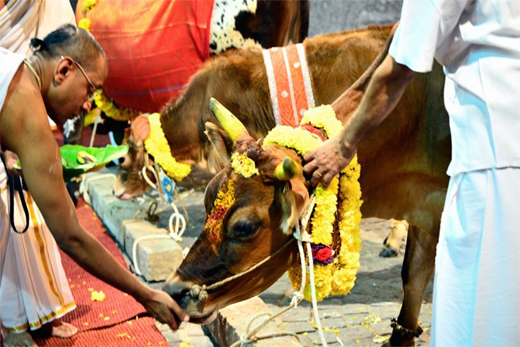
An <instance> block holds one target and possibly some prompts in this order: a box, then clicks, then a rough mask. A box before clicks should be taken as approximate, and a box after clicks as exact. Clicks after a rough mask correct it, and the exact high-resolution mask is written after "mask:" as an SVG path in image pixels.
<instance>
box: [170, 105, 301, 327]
mask: <svg viewBox="0 0 520 347" xmlns="http://www.w3.org/2000/svg"><path fill="white" fill-rule="evenodd" d="M210 108H211V110H212V112H213V113H214V115H215V117H216V118H217V119H218V120H219V123H220V124H221V126H222V127H223V128H224V129H225V131H226V132H227V134H228V136H226V137H222V134H221V132H220V131H219V129H218V128H217V127H216V126H215V125H214V124H212V123H206V134H207V136H208V138H209V139H210V141H211V143H212V144H213V145H214V146H215V148H216V149H217V151H219V153H220V155H221V156H223V157H226V158H229V159H230V162H229V164H228V165H227V166H226V167H225V168H224V169H223V170H222V171H221V172H220V173H219V174H217V175H216V176H215V177H214V178H213V179H212V180H211V182H210V183H209V185H208V187H207V188H206V193H205V208H206V214H207V217H206V221H205V226H204V229H203V231H202V232H201V234H200V236H199V238H198V239H197V241H196V242H195V244H194V245H193V247H192V248H191V250H190V252H189V253H188V255H187V257H186V259H184V261H183V263H182V264H181V266H180V268H179V269H178V270H177V271H176V272H174V273H172V274H171V275H170V277H169V278H168V280H167V281H166V284H165V286H164V290H165V291H166V292H168V293H169V294H170V295H171V296H172V297H174V298H175V299H176V300H177V302H178V303H179V304H180V305H181V307H182V308H183V309H184V310H186V311H187V312H188V314H189V315H190V316H191V318H192V320H193V321H194V322H205V321H206V322H207V321H208V320H210V319H211V318H212V317H214V316H215V314H216V312H217V311H218V310H219V309H221V308H223V307H225V306H227V305H230V304H233V303H235V302H238V301H242V300H246V299H248V298H250V297H252V296H254V295H257V294H259V293H260V292H262V291H264V290H265V289H267V288H268V287H269V286H270V285H272V284H273V283H274V282H275V281H276V280H277V279H278V278H279V277H280V276H282V275H283V273H284V272H285V271H286V270H287V269H288V268H289V267H290V266H291V265H292V264H293V263H294V262H295V261H296V260H297V247H296V242H293V243H289V240H291V238H292V232H293V229H294V226H295V224H296V223H297V222H298V220H299V218H300V215H301V214H302V211H303V210H304V209H305V207H306V206H307V205H308V203H309V194H308V190H307V187H306V182H305V179H304V177H303V173H302V163H301V158H300V157H298V155H297V154H296V153H295V152H293V151H291V150H289V149H286V148H283V147H280V146H278V145H275V144H268V145H264V146H262V145H261V144H260V143H259V142H257V141H255V140H254V139H253V138H252V137H251V136H250V135H249V134H248V132H247V130H246V129H245V127H244V126H243V125H242V124H241V123H240V121H239V120H238V119H237V118H235V117H234V116H233V115H232V114H231V113H230V112H229V111H228V110H227V109H225V108H223V106H222V105H220V104H219V103H218V102H216V101H215V100H213V99H212V100H211V101H210ZM226 142H228V143H226ZM230 149H231V151H230ZM256 170H257V171H256ZM251 174H252V175H251ZM249 175H251V176H249ZM287 244H288V246H286V247H285V248H283V246H284V245H287ZM280 249H281V250H280ZM273 254H274V256H272V255H273ZM270 256H272V257H271V258H270V259H269V260H267V261H266V262H265V263H263V264H262V265H261V266H259V267H258V268H256V269H254V270H253V271H250V272H248V273H246V274H245V275H243V276H240V277H237V278H235V279H232V280H230V281H229V282H222V281H226V279H230V278H231V277H232V276H234V275H237V274H241V273H244V272H246V271H248V270H249V269H251V268H252V267H253V266H255V264H258V263H260V262H262V261H263V260H264V259H266V258H268V257H270ZM215 283H220V284H219V285H218V286H217V287H215V288H212V287H211V286H212V285H214V284H215ZM203 286H206V287H209V288H207V289H206V290H202V291H201V288H202V289H204V287H203ZM200 292H202V294H201V293H200Z"/></svg>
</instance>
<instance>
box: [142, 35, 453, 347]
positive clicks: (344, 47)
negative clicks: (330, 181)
mask: <svg viewBox="0 0 520 347" xmlns="http://www.w3.org/2000/svg"><path fill="white" fill-rule="evenodd" d="M390 31H391V27H390V26H388V27H369V28H367V29H362V30H355V31H349V32H344V33H340V34H329V35H323V36H317V37H314V38H312V39H307V40H306V41H305V42H304V45H305V49H306V55H307V61H308V64H309V69H310V72H311V76H312V83H313V89H314V91H315V100H316V103H317V104H318V105H319V104H327V103H332V102H333V101H334V100H335V99H336V98H338V96H339V95H340V94H341V93H342V92H343V91H344V90H346V89H347V88H348V87H349V86H351V85H352V84H353V83H354V82H356V80H357V79H358V77H359V76H361V75H362V74H363V73H364V72H365V71H366V70H367V68H368V67H369V64H370V62H371V61H373V60H374V59H375V58H376V56H377V54H378V52H380V51H381V49H382V48H383V46H384V45H385V41H386V39H387V38H388V36H389V34H390ZM380 61H381V56H380V57H379V59H378V60H376V62H375V63H374V65H373V67H374V66H377V64H378V62H380ZM370 71H373V69H371V70H370ZM368 77H370V72H368V73H367V74H365V75H364V76H363V78H361V79H360V80H359V81H358V82H357V83H356V84H355V85H354V86H353V87H352V88H351V89H349V90H348V91H347V92H348V93H349V95H350V98H349V100H350V101H351V102H352V104H351V105H350V106H351V109H352V110H354V109H355V107H356V106H357V103H358V102H359V100H360V98H361V97H362V95H363V91H364V88H365V87H366V82H367V80H368ZM443 83H444V76H443V73H442V70H441V68H440V66H438V65H436V66H435V68H434V70H433V71H432V72H431V73H429V74H423V75H420V76H417V77H416V78H415V80H414V82H413V83H412V84H411V85H410V86H409V87H408V89H407V91H406V92H405V94H404V96H403V98H402V99H401V101H400V103H399V104H398V105H397V107H396V108H395V110H394V111H393V112H392V114H391V115H390V116H389V117H388V118H387V119H386V120H385V121H384V122H383V123H382V124H381V125H380V126H379V128H378V129H377V130H376V131H375V132H374V133H373V134H371V135H370V137H368V138H367V139H366V140H365V141H364V143H363V144H362V145H361V146H360V147H359V151H358V156H359V162H360V164H361V168H362V169H361V172H362V174H361V178H360V183H361V187H362V192H363V200H364V204H363V206H362V213H363V216H364V217H379V218H385V219H390V218H397V219H406V220H408V221H409V223H410V229H409V235H408V243H407V249H406V253H405V259H404V265H403V270H402V277H403V284H404V302H403V306H402V309H401V313H400V315H399V317H398V322H399V324H400V325H401V326H403V327H406V328H407V329H409V331H406V330H405V331H403V330H402V329H399V328H395V329H394V331H393V334H392V338H391V343H392V344H394V345H409V344H412V343H413V339H414V333H413V331H416V330H417V329H418V317H419V312H420V308H421V304H422V299H423V297H424V292H425V290H426V286H427V284H428V282H429V280H430V279H431V277H432V275H433V268H434V255H435V245H436V243H437V237H438V231H439V222H440V214H441V210H442V205H443V201H444V197H445V193H446V188H447V185H448V177H447V176H446V175H445V171H446V168H447V166H448V163H449V160H450V151H451V145H450V134H449V126H448V117H447V114H446V112H445V110H444V108H443V97H442V89H443V88H442V86H443ZM210 96H214V97H215V98H217V99H218V100H221V101H222V102H223V103H224V104H225V106H226V107H228V108H229V109H230V110H231V111H232V112H233V113H234V114H235V115H236V116H237V117H238V118H239V119H240V120H241V121H242V122H243V123H244V125H245V127H246V128H247V129H248V130H249V133H250V134H251V136H252V137H253V138H259V137H261V136H263V135H265V134H266V133H267V131H268V130H269V129H271V128H272V127H274V117H273V115H272V108H271V106H270V104H269V93H268V86H267V78H266V76H265V70H264V68H263V65H262V56H261V52H260V51H259V50H254V49H251V50H244V51H236V52H231V53H228V54H225V55H224V56H222V57H218V58H215V59H213V60H211V61H210V62H208V63H207V64H205V66H204V67H203V69H202V70H200V71H199V73H197V74H196V75H195V77H194V78H193V80H192V81H191V83H190V86H189V87H188V89H187V90H186V93H185V94H184V95H183V96H182V97H181V99H180V100H178V101H177V102H176V103H175V104H174V105H172V106H171V107H169V108H168V109H166V110H165V111H164V112H163V113H162V115H161V122H162V128H163V130H164V132H165V134H166V137H167V139H168V141H169V143H170V146H171V149H172V154H173V156H174V157H175V158H177V159H178V160H181V161H185V162H190V163H202V164H203V165H205V166H208V164H209V166H211V167H218V166H220V165H223V164H226V163H227V158H228V156H227V155H226V154H225V152H226V150H227V151H229V150H231V146H232V143H230V142H229V141H228V140H226V139H227V137H226V135H225V134H223V133H222V131H219V129H218V128H217V127H215V126H213V127H212V126H211V125H209V126H207V127H208V129H209V131H208V133H209V136H210V138H211V139H212V142H213V143H215V144H217V147H212V146H211V144H210V142H209V141H208V140H207V139H206V138H205V137H204V136H203V129H204V128H205V122H207V121H209V122H215V118H214V117H212V116H211V115H210V113H209V111H208V110H207V102H208V99H209V97H210ZM336 106H337V105H336ZM341 121H343V122H344V121H345V119H341ZM219 139H223V141H221V140H219ZM140 141H141V139H138V140H137V143H138V144H139V143H140ZM215 148H216V149H215ZM262 150H265V148H264V149H262ZM284 155H290V154H288V153H284ZM278 157H280V156H278ZM295 160H296V161H297V162H298V159H297V158H295ZM226 176H227V171H226V170H225V171H223V172H221V173H220V174H219V175H218V176H216V178H215V179H214V180H213V181H212V182H211V183H210V185H209V187H208V189H207V194H206V207H207V208H210V204H211V201H212V197H214V195H215V194H216V191H217V190H218V187H219V185H220V183H221V181H222V180H225V179H226ZM250 182H252V181H248V182H246V183H244V186H241V187H240V188H239V189H237V195H238V196H237V197H236V198H237V199H239V200H240V199H242V197H243V198H244V199H246V195H247V197H248V198H249V199H251V197H255V198H256V199H258V201H257V200H256V199H255V200H254V201H256V202H257V204H256V205H255V206H256V207H254V208H255V209H256V211H261V212H259V213H260V214H261V220H262V222H263V224H262V225H263V226H264V227H263V229H262V230H263V233H265V235H263V236H262V239H261V242H260V239H259V238H253V239H252V240H249V241H248V242H245V244H247V245H246V246H244V242H242V241H240V240H237V241H236V242H235V241H234V242H232V243H231V244H228V243H224V244H223V245H222V246H221V249H220V257H216V256H214V254H213V252H208V251H207V249H208V248H207V247H209V245H208V244H207V241H205V240H206V237H207V236H205V233H204V232H203V233H202V234H201V237H200V238H199V240H198V241H197V243H196V244H195V245H194V247H193V248H192V251H191V253H190V255H188V257H187V258H186V260H185V261H184V263H183V265H182V266H181V268H180V269H179V272H178V274H177V276H173V277H172V278H171V279H170V281H168V285H167V286H166V289H167V290H168V291H169V292H170V293H171V294H173V295H178V294H179V292H178V289H179V281H180V280H183V281H184V282H187V283H192V282H193V283H196V284H211V283H214V282H216V281H219V280H221V279H223V278H225V277H227V276H228V275H229V274H233V273H237V272H238V271H241V270H242V269H243V268H245V267H248V266H250V263H251V262H254V261H258V260H259V259H261V258H262V257H263V256H266V255H267V254H269V253H270V252H273V251H274V250H275V249H276V248H277V247H278V246H279V245H280V244H281V243H283V239H282V238H281V235H280V232H279V225H280V222H281V220H280V219H281V217H280V216H279V215H278V214H277V212H276V211H279V209H276V208H274V209H268V208H266V207H267V206H272V205H273V204H275V205H276V203H277V201H278V200H276V199H278V198H279V197H278V195H277V189H276V187H275V186H276V185H273V186H265V185H263V184H261V183H262V182H254V183H250ZM246 190H247V193H246ZM250 201H251V200H250ZM260 201H262V202H260ZM266 204H269V205H266ZM247 206H249V205H247ZM249 208H253V207H249ZM242 210H243V211H244V214H246V215H247V212H248V210H247V209H245V210H244V209H241V211H242ZM236 218H239V216H237V217H236ZM236 218H230V217H226V221H227V222H228V223H229V221H234V220H236ZM266 221H268V223H267V224H265V223H266ZM245 226H246V227H249V224H247V223H246V224H245ZM227 230H232V229H229V228H228V229H227ZM252 245H254V246H252ZM243 247H245V248H243ZM253 250H255V251H253ZM243 252H247V253H248V254H249V255H248V257H244V258H242V257H241V256H240V255H241V254H242V253H243ZM287 252H288V253H290V254H293V253H294V248H288V249H287ZM287 252H285V253H287ZM294 259H295V257H294V256H288V255H287V254H284V256H281V255H280V256H277V257H275V259H273V261H272V262H268V263H266V264H265V265H264V266H262V267H261V268H260V269H259V270H258V271H255V272H253V273H251V274H249V275H248V276H246V277H245V278H242V279H238V280H236V281H234V282H233V283H231V284H230V285H229V286H228V285H225V286H223V287H222V288H220V289H218V290H215V291H214V292H210V293H208V294H209V296H208V299H207V300H206V301H205V302H204V303H203V304H202V303H194V302H193V301H189V302H187V303H185V304H186V306H185V307H186V308H187V309H188V310H189V313H190V315H192V316H193V317H196V318H197V317H198V318H199V319H204V318H206V317H207V315H209V314H211V313H213V312H215V310H217V309H220V308H222V307H224V306H225V305H228V304H230V303H232V302H236V301H240V300H243V299H246V298H248V297H250V296H252V295H255V294H258V293H259V292H261V291H262V290H264V289H265V288H267V287H268V286H269V285H270V284H271V283H273V282H274V281H275V280H276V279H277V278H278V277H279V276H281V275H282V274H283V272H284V271H285V270H286V269H287V267H288V266H289V265H290V264H291V263H292V262H293V261H294ZM246 262H247V264H246ZM260 279H261V280H260ZM241 281H247V283H249V285H248V286H240V285H238V283H241ZM231 285H232V286H233V290H232V291H231V290H227V289H229V287H230V286H231ZM180 287H183V286H182V285H181V286H180ZM399 332H401V333H399Z"/></svg>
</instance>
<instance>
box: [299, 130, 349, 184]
mask: <svg viewBox="0 0 520 347" xmlns="http://www.w3.org/2000/svg"><path fill="white" fill-rule="evenodd" d="M340 140H341V137H340V136H336V137H333V138H331V139H330V140H327V141H325V142H324V143H323V144H322V145H321V146H320V147H318V148H317V149H316V150H315V151H313V152H308V153H306V154H305V155H304V157H303V160H304V161H305V162H306V164H305V165H304V167H303V171H304V172H305V174H306V175H308V177H311V182H310V183H311V185H313V186H316V185H317V184H318V183H321V184H322V185H323V187H324V188H327V187H328V186H329V184H330V182H331V181H332V179H333V178H334V176H336V175H337V174H339V173H340V171H341V170H343V169H344V168H345V167H346V166H347V165H348V163H350V161H351V160H352V158H353V157H354V154H352V155H348V154H347V152H346V150H345V149H344V148H343V146H342V144H341V142H340ZM354 153H355V152H354Z"/></svg>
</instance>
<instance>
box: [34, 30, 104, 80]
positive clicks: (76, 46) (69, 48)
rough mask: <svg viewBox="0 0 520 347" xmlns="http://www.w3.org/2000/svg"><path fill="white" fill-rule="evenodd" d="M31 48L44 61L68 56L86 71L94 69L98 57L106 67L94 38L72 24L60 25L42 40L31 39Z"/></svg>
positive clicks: (100, 49)
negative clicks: (44, 59)
mask: <svg viewBox="0 0 520 347" xmlns="http://www.w3.org/2000/svg"><path fill="white" fill-rule="evenodd" d="M31 47H32V48H33V49H34V53H35V54H41V55H42V57H43V58H46V59H49V58H51V59H52V58H58V59H59V58H60V57H61V56H70V57H72V58H73V59H74V60H76V61H78V62H79V63H80V64H81V65H82V66H83V67H84V68H85V69H86V70H93V69H95V68H96V61H97V59H99V56H100V55H101V56H102V57H103V58H104V60H105V62H106V64H107V65H108V59H107V56H106V54H105V51H103V48H101V46H100V45H99V43H98V42H97V41H96V39H95V38H94V36H92V34H90V33H89V32H88V31H86V30H85V29H81V28H77V27H76V26H74V25H72V24H65V25H62V26H61V27H59V28H58V29H56V30H54V31H52V32H51V33H49V34H48V35H47V36H45V38H44V39H43V40H40V39H36V38H34V39H32V40H31Z"/></svg>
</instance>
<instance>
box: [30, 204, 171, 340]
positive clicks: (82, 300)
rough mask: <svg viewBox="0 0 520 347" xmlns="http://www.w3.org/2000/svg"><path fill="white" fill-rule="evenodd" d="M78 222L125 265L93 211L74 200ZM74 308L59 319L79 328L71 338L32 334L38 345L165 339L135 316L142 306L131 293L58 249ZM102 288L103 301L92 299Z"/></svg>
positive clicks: (148, 320)
mask: <svg viewBox="0 0 520 347" xmlns="http://www.w3.org/2000/svg"><path fill="white" fill-rule="evenodd" d="M76 210H77V213H78V218H79V221H80V223H81V225H82V226H83V227H84V228H85V229H86V230H87V231H88V232H90V233H91V234H92V235H93V236H94V237H96V238H97V239H98V240H99V241H100V242H101V243H102V244H103V245H104V246H105V247H106V248H107V249H108V251H109V252H110V253H111V254H112V255H113V256H114V257H115V258H116V259H117V260H118V261H119V262H120V263H121V264H123V265H124V266H125V267H126V264H125V262H124V259H123V256H122V255H121V253H120V252H119V249H118V247H117V245H116V244H115V243H114V241H113V240H112V238H111V237H110V236H109V235H108V233H107V232H106V229H105V227H104V226H103V224H102V223H101V220H100V219H99V218H98V217H97V215H96V213H95V212H94V211H93V210H92V209H91V208H90V206H88V205H86V204H85V202H84V200H83V199H79V200H78V206H77V208H76ZM62 262H63V267H64V268H65V272H66V273H67V276H68V278H69V284H70V287H71V290H72V294H73V296H74V299H75V301H76V305H77V308H76V309H75V310H73V311H72V312H70V313H68V314H67V315H65V316H64V317H63V318H62V320H63V321H65V322H69V323H71V324H73V325H75V326H76V327H78V329H79V333H78V334H77V335H76V336H74V337H73V338H71V339H60V338H45V337H41V336H39V335H38V334H35V336H34V338H35V341H36V343H37V344H38V345H39V346H89V347H90V346H160V345H167V343H166V340H165V339H164V337H163V336H162V334H161V333H160V332H159V330H158V329H157V327H156V326H155V323H154V320H153V319H152V318H150V317H138V315H140V314H143V313H145V309H144V308H143V306H141V305H140V304H139V303H138V302H137V301H135V300H134V299H133V298H132V297H131V296H129V295H127V294H125V293H123V292H121V291H119V290H117V289H115V288H113V287H111V286H109V285H108V284H105V283H104V282H102V281H100V280H98V279H97V278H95V277H93V276H92V275H90V274H88V273H87V272H86V271H85V270H83V269H82V268H81V267H79V266H78V265H77V264H76V263H75V262H74V261H73V260H72V259H71V258H69V257H68V256H67V255H66V254H64V253H63V252H62ZM93 290H95V291H103V293H105V296H106V299H105V300H104V301H92V300H91V295H92V291H93Z"/></svg>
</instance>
